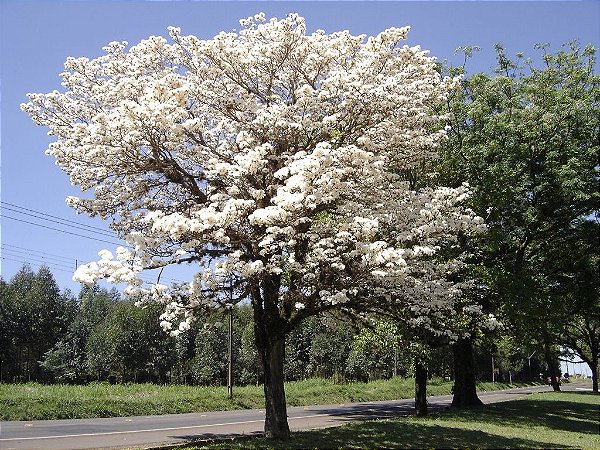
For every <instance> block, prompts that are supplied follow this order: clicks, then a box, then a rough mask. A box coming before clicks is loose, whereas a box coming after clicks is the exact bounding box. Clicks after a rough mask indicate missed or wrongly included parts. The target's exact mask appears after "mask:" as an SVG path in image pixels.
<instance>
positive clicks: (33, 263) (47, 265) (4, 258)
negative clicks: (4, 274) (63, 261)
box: [0, 256, 73, 273]
mask: <svg viewBox="0 0 600 450" xmlns="http://www.w3.org/2000/svg"><path fill="white" fill-rule="evenodd" d="M0 259H2V260H6V261H14V262H18V263H21V264H32V265H34V266H38V267H44V266H45V267H48V268H49V269H52V270H58V271H60V272H67V273H73V271H72V270H68V269H62V268H59V267H50V265H49V264H47V263H41V264H40V263H36V262H31V261H24V260H21V259H14V258H10V257H8V256H1V257H0Z"/></svg>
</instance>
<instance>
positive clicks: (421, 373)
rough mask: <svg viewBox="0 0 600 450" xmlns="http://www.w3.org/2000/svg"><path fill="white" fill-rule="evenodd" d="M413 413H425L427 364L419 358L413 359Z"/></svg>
mask: <svg viewBox="0 0 600 450" xmlns="http://www.w3.org/2000/svg"><path fill="white" fill-rule="evenodd" d="M415 414H416V415H417V417H422V416H426V415H427V366H425V365H424V364H423V363H422V362H421V361H420V360H419V358H416V360H415Z"/></svg>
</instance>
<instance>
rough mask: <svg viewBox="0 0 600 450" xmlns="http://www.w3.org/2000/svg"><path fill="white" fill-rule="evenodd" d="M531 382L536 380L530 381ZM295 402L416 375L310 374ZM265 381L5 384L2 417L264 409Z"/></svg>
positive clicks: (340, 397) (406, 392) (400, 389)
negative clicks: (352, 378) (353, 378)
mask: <svg viewBox="0 0 600 450" xmlns="http://www.w3.org/2000/svg"><path fill="white" fill-rule="evenodd" d="M523 385H527V384H522V383H521V384H513V385H508V384H506V383H495V384H493V383H481V384H480V385H479V389H480V390H482V391H485V390H498V389H505V388H507V387H517V386H523ZM529 385H530V384H529ZM451 389H452V383H451V382H449V381H443V380H441V379H433V380H431V381H430V382H429V386H428V394H429V395H444V394H450V392H451ZM285 390H286V398H287V402H288V405H289V406H310V405H319V404H336V403H350V402H360V401H376V400H393V399H400V398H412V397H414V380H413V379H411V378H400V377H397V378H392V379H391V380H377V381H372V382H369V383H342V384H340V383H334V382H333V381H330V380H324V379H310V380H304V381H292V382H289V383H286V386H285ZM263 395H264V394H263V389H262V386H243V387H235V388H234V396H233V399H229V398H228V397H227V388H225V387H220V386H216V387H214V386H184V385H155V384H125V385H111V384H108V383H97V382H96V383H90V384H88V385H83V386H74V385H64V384H63V385H61V384H55V385H42V384H38V383H25V384H0V420H3V421H6V420H51V419H83V418H92V417H119V416H141V415H154V414H179V413H189V412H204V411H223V410H232V409H250V408H264V397H263Z"/></svg>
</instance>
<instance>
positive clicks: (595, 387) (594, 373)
mask: <svg viewBox="0 0 600 450" xmlns="http://www.w3.org/2000/svg"><path fill="white" fill-rule="evenodd" d="M589 366H590V369H591V370H592V391H593V392H595V393H596V394H597V393H598V359H595V360H594V362H593V363H592V364H589Z"/></svg>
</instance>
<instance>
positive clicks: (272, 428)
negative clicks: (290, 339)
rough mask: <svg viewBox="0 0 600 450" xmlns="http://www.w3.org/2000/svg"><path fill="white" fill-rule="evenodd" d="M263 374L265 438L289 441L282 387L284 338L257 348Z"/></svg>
mask: <svg viewBox="0 0 600 450" xmlns="http://www.w3.org/2000/svg"><path fill="white" fill-rule="evenodd" d="M258 350H259V354H260V359H261V363H262V366H263V373H264V390H265V436H266V437H268V438H272V439H289V437H290V428H289V426H288V422H287V408H286V401H285V390H284V387H283V380H284V376H283V361H284V353H285V338H283V337H280V338H276V339H275V340H271V341H270V342H267V343H266V345H265V346H264V348H259V349H258Z"/></svg>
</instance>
